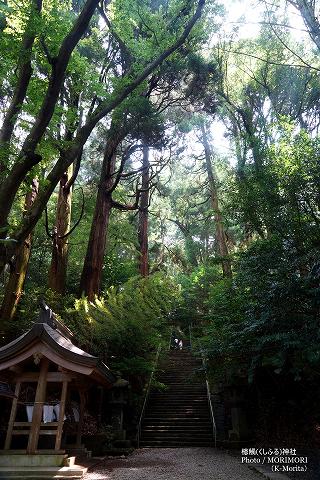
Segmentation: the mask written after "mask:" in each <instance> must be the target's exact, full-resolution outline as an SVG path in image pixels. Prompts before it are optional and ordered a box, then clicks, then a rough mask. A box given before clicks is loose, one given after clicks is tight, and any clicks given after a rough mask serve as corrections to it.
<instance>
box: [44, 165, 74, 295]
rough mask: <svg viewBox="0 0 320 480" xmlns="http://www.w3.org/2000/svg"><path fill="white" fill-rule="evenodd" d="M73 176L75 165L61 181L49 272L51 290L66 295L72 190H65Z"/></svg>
mask: <svg viewBox="0 0 320 480" xmlns="http://www.w3.org/2000/svg"><path fill="white" fill-rule="evenodd" d="M72 175H73V165H71V166H70V167H69V168H68V171H67V172H66V173H65V174H64V176H63V177H62V178H61V180H60V188H59V196H58V203H57V213H56V224H55V227H54V233H53V246H52V257H51V265H50V270H49V281H48V283H49V288H51V290H54V291H55V292H58V293H61V294H64V293H65V287H66V278H67V266H68V236H67V234H68V232H69V231H70V223H71V207H72V188H65V186H66V184H67V182H69V180H70V178H71V177H72Z"/></svg>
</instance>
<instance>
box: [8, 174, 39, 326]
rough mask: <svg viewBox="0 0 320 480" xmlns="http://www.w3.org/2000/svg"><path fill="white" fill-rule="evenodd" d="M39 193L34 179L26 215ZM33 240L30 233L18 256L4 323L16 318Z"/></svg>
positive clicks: (13, 271) (13, 269) (26, 206)
mask: <svg viewBox="0 0 320 480" xmlns="http://www.w3.org/2000/svg"><path fill="white" fill-rule="evenodd" d="M37 193H38V181H37V180H36V179H34V180H33V181H32V189H31V191H30V192H29V193H27V195H26V200H25V215H26V214H27V213H28V210H29V208H30V207H31V206H32V204H33V202H34V200H35V198H36V196H37ZM31 240H32V238H31V233H30V234H29V235H28V237H27V238H26V240H25V241H24V243H23V245H22V246H21V247H20V249H19V251H18V253H17V255H16V258H15V261H14V265H13V267H12V271H11V273H10V276H9V280H8V283H7V286H6V289H5V294H4V299H3V302H2V306H1V313H0V317H1V320H2V322H7V321H8V320H11V319H12V318H13V317H14V314H15V312H16V309H17V306H18V303H19V301H20V298H21V294H22V291H23V287H24V282H25V278H26V274H27V268H28V263H29V259H30V254H31Z"/></svg>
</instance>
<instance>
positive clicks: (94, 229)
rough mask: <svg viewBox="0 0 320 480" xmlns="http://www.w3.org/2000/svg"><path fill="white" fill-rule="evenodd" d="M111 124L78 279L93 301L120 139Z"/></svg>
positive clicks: (108, 216)
mask: <svg viewBox="0 0 320 480" xmlns="http://www.w3.org/2000/svg"><path fill="white" fill-rule="evenodd" d="M116 130H117V126H116V125H115V124H114V125H112V126H111V128H110V130H109V141H107V144H106V149H105V152H104V158H103V163H102V169H101V176H100V183H99V187H98V193H97V200H96V205H95V210H94V214H93V219H92V225H91V231H90V237H89V243H88V247H87V253H86V257H85V260H84V265H83V270H82V274H81V280H80V292H81V293H82V294H85V295H86V296H87V297H88V299H89V300H94V298H95V296H96V295H98V294H99V292H100V286H101V278H102V270H103V260H104V255H105V251H106V240H107V232H108V226H109V220H110V214H111V210H112V192H110V189H111V188H112V185H113V181H114V178H113V175H114V173H115V164H116V150H117V147H118V145H119V144H120V142H121V141H122V139H123V137H124V133H123V130H122V129H121V127H120V128H119V129H118V130H117V131H116Z"/></svg>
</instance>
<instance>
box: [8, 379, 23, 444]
mask: <svg viewBox="0 0 320 480" xmlns="http://www.w3.org/2000/svg"><path fill="white" fill-rule="evenodd" d="M20 388H21V382H19V381H18V382H17V383H16V388H15V392H14V395H15V396H14V399H13V401H12V406H11V413H10V418H9V423H8V430H7V435H6V441H5V444H4V449H5V450H9V449H10V445H11V440H12V431H13V427H14V422H15V419H16V414H17V406H18V399H19V394H20Z"/></svg>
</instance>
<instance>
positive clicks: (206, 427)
mask: <svg viewBox="0 0 320 480" xmlns="http://www.w3.org/2000/svg"><path fill="white" fill-rule="evenodd" d="M156 379H157V380H158V381H159V382H161V383H164V384H165V385H166V386H167V388H166V389H165V390H164V391H156V390H153V391H151V393H150V395H149V400H148V405H147V408H146V411H145V416H144V419H143V423H142V430H141V441H140V446H141V447H208V446H213V435H212V424H211V418H210V411H209V406H208V399H207V391H206V384H205V378H204V374H203V372H202V363H201V360H199V359H196V358H195V357H194V356H193V355H192V354H191V353H190V351H188V350H171V351H170V352H169V354H168V356H167V358H166V359H165V360H164V361H163V362H162V363H161V364H160V367H159V368H158V373H157V375H156Z"/></svg>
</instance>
